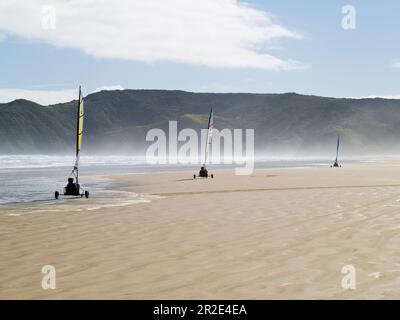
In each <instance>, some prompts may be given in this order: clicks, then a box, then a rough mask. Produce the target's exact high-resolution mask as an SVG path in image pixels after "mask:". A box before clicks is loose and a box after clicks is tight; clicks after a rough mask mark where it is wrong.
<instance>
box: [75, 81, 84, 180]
mask: <svg viewBox="0 0 400 320" xmlns="http://www.w3.org/2000/svg"><path fill="white" fill-rule="evenodd" d="M83 117H84V111H83V98H82V91H81V86H79V99H78V106H77V123H76V159H75V165H74V170H73V172H74V174H75V177H76V183H77V184H79V153H80V150H81V144H82V134H83Z"/></svg>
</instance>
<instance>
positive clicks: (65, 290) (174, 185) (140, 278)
mask: <svg viewBox="0 0 400 320" xmlns="http://www.w3.org/2000/svg"><path fill="white" fill-rule="evenodd" d="M191 177H192V174H191V173H190V172H186V173H185V172H181V173H160V174H145V175H125V176H115V177H113V178H115V179H118V180H122V181H124V182H125V183H127V184H128V185H129V183H132V186H131V187H129V186H127V187H124V188H123V190H121V191H124V192H123V193H120V192H115V196H114V195H112V196H111V197H109V196H107V197H104V196H102V195H96V194H93V195H92V197H91V198H90V199H89V200H86V199H75V200H69V201H64V202H54V201H53V202H48V203H42V204H31V205H19V206H8V207H2V208H1V209H0V298H2V299H5V298H17V299H19V298H55V299H57V298H87V299H89V298H100V299H101V298H122V299H125V298H127V299H139V298H140V299H156V298H159V299H166V298H168V299H174V298H176V299H212V298H219V299H282V298H289V299H292V298H298V299H329V298H334V299H343V298H344V299H346V298H360V299H363V298H372V299H374V298H400V258H399V253H398V248H399V245H400V166H398V165H396V164H387V165H363V166H361V165H359V166H356V165H349V166H346V167H343V168H341V169H330V168H325V167H321V168H310V169H279V170H259V171H257V172H256V173H255V174H254V175H251V176H235V175H234V174H233V172H231V171H218V172H215V179H196V180H192V179H191ZM133 185H134V186H133ZM132 191H133V192H135V194H131V193H130V192H132ZM149 194H150V196H149ZM134 200H136V201H134ZM43 265H53V266H55V267H56V271H57V277H56V280H57V282H56V283H57V289H56V290H47V291H46V290H43V289H42V288H41V281H42V274H41V268H42V266H43ZM345 265H353V266H354V267H355V268H356V285H357V288H356V290H350V291H345V290H343V289H342V287H341V281H342V277H343V275H342V274H341V269H342V267H343V266H345Z"/></svg>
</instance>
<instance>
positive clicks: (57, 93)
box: [0, 85, 124, 105]
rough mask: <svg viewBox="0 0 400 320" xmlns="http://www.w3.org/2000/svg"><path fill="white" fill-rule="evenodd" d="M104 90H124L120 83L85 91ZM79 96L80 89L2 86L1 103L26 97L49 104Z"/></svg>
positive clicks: (0, 92)
mask: <svg viewBox="0 0 400 320" xmlns="http://www.w3.org/2000/svg"><path fill="white" fill-rule="evenodd" d="M104 90H124V88H123V87H122V86H120V85H113V86H102V87H99V88H96V89H95V90H94V91H92V92H85V90H84V89H83V95H84V96H86V95H88V94H90V93H94V92H100V91H104ZM77 98H78V89H62V90H27V89H15V88H13V89H8V88H0V103H7V102H10V101H14V100H16V99H26V100H30V101H33V102H36V103H39V104H41V105H49V104H56V103H63V102H69V101H72V100H74V99H77Z"/></svg>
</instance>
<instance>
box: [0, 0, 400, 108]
mask: <svg viewBox="0 0 400 320" xmlns="http://www.w3.org/2000/svg"><path fill="white" fill-rule="evenodd" d="M349 6H351V10H350V11H349V9H348V8H349ZM353 9H354V11H353ZM343 10H344V11H343ZM399 12H400V2H399V1H396V0H385V1H374V0H348V1H339V0H330V1H328V0H325V1H321V0H296V1H295V0H279V1H278V0H248V1H246V2H245V1H236V0H146V1H144V0H119V1H118V2H115V1H110V0H26V1H18V0H1V2H0V75H1V76H0V102H9V101H12V100H14V99H17V98H25V99H31V100H33V101H36V102H38V103H42V104H50V103H56V102H65V101H70V100H72V99H75V98H76V95H77V89H78V86H79V85H82V87H83V92H84V94H89V93H92V92H95V91H99V90H108V89H110V90H111V89H168V90H186V91H194V92H251V93H282V92H297V93H300V94H312V95H320V96H330V97H355V98H359V97H375V96H381V97H390V98H400V86H399V84H400V81H399V80H400V41H399V39H398V38H399V37H400V33H399V30H400V19H398V14H399ZM343 20H344V21H343ZM343 23H344V24H343ZM343 26H345V28H344V27H343ZM346 26H347V27H346Z"/></svg>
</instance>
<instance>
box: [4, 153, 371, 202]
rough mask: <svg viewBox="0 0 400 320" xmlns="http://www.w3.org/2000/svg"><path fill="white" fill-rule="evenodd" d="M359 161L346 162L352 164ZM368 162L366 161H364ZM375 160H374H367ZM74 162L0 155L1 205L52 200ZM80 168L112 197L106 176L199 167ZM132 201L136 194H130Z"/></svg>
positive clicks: (309, 163) (263, 164) (319, 162)
mask: <svg viewBox="0 0 400 320" xmlns="http://www.w3.org/2000/svg"><path fill="white" fill-rule="evenodd" d="M355 161H358V160H348V161H347V162H355ZM366 161H368V160H366ZM369 161H375V160H369ZM73 163H74V158H73V157H68V156H44V155H7V156H0V182H1V183H0V205H1V204H10V203H21V202H22V203H33V202H48V201H54V192H55V191H56V190H57V191H60V192H61V191H62V190H63V188H64V186H65V185H66V182H67V178H68V176H69V174H70V173H71V170H72V166H73ZM80 163H81V166H80V184H81V185H82V187H84V188H86V189H88V190H89V191H90V196H91V197H93V196H96V195H101V197H103V198H107V197H109V196H110V197H111V196H112V197H114V196H115V195H114V194H111V191H107V192H106V190H110V189H113V188H112V187H114V186H116V182H115V181H113V180H110V179H106V178H104V176H105V175H112V174H121V173H138V174H139V173H146V172H161V171H182V170H187V171H193V172H197V171H198V169H199V165H193V164H190V165H181V164H180V165H169V164H165V165H150V164H148V163H147V162H146V160H145V159H144V158H140V157H133V156H83V157H81V161H80ZM330 163H331V161H330V160H329V159H317V158H298V159H291V158H290V159H279V158H266V159H259V160H257V162H256V163H255V168H295V167H318V166H328V165H329V164H330ZM237 166H238V165H210V166H209V167H210V168H211V169H222V168H234V167H237ZM130 195H131V198H132V197H133V200H138V201H141V200H144V199H137V197H138V195H135V194H132V193H130ZM119 196H121V197H122V200H121V201H125V200H127V201H128V200H129V199H128V198H129V197H128V195H127V194H123V193H122V192H121V193H119Z"/></svg>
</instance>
